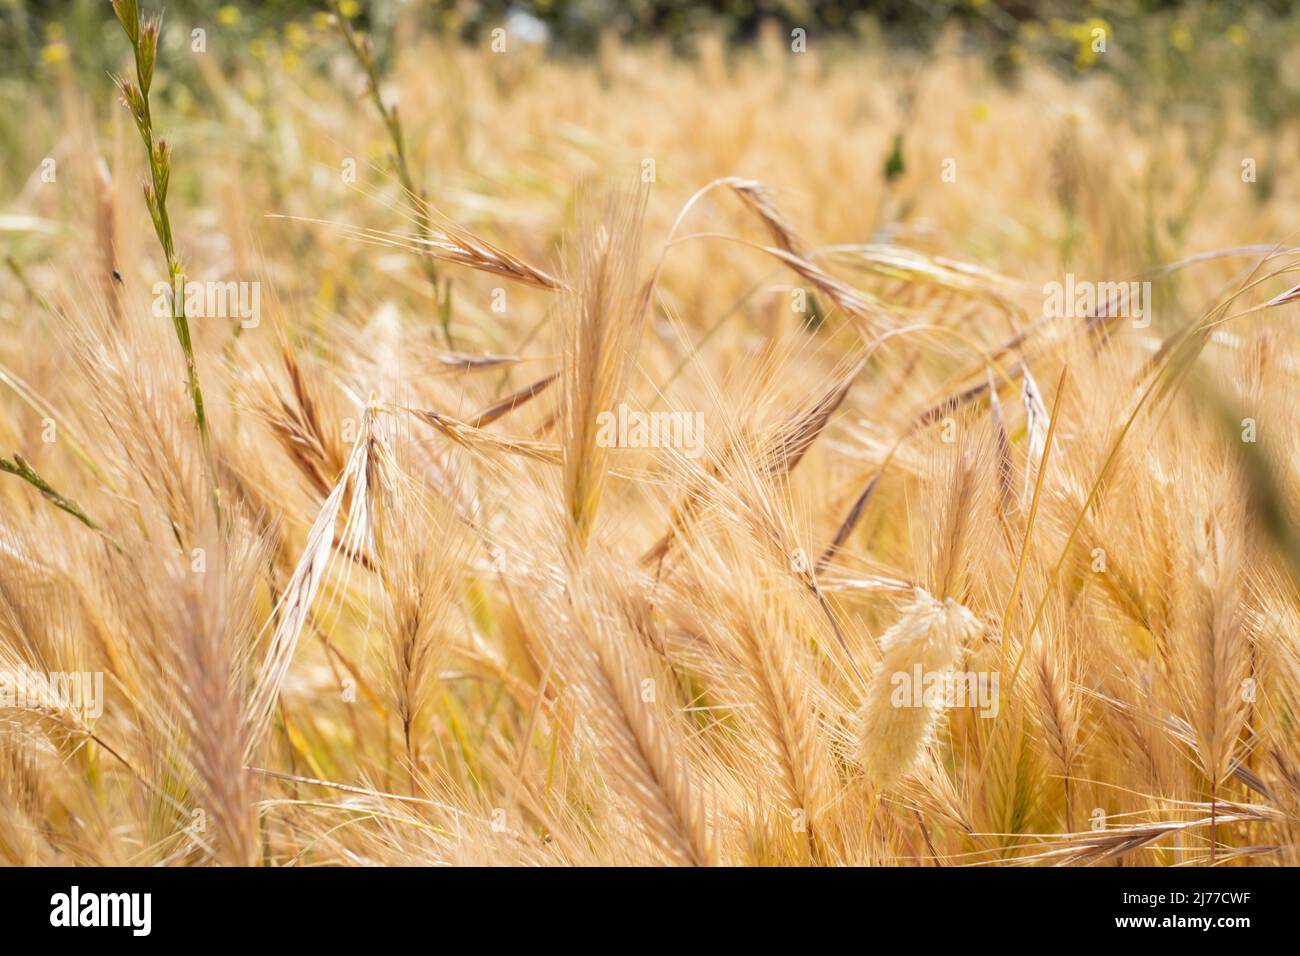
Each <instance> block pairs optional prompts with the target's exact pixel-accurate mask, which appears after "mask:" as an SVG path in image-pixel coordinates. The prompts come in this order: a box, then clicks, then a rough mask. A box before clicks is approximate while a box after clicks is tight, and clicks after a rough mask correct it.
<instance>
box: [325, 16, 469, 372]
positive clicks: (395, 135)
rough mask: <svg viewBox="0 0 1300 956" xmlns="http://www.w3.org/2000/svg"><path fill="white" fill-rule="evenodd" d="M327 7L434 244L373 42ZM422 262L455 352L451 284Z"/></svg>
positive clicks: (420, 224) (423, 230)
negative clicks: (384, 89) (386, 100)
mask: <svg viewBox="0 0 1300 956" xmlns="http://www.w3.org/2000/svg"><path fill="white" fill-rule="evenodd" d="M326 5H327V6H328V7H329V8H330V12H331V13H333V14H334V22H335V24H336V25H337V26H338V30H339V33H340V35H342V37H343V40H344V42H346V43H347V45H348V49H349V50H351V51H352V55H353V56H354V57H356V60H357V62H358V63H360V64H361V69H362V70H364V71H365V74H366V89H367V91H368V92H369V93H370V99H371V101H372V102H373V103H374V104H375V109H377V110H378V111H379V115H380V116H381V117H383V120H384V126H385V127H386V128H387V129H388V138H389V139H391V140H392V142H393V151H392V154H391V158H392V162H393V169H394V171H395V172H396V173H397V178H398V181H399V182H401V184H402V189H403V191H404V192H405V193H406V198H407V202H408V203H409V204H410V207H411V212H412V214H413V215H414V217H415V229H416V234H417V235H418V236H419V237H420V239H422V240H425V241H431V240H432V239H433V223H432V222H430V220H429V208H428V203H427V202H426V200H425V196H424V190H423V189H420V188H417V187H416V184H415V178H414V177H413V176H412V175H411V167H410V163H409V162H407V158H406V136H405V135H404V134H403V132H402V121H401V118H400V117H399V116H398V114H397V104H395V103H394V104H393V105H392V106H386V105H384V98H383V97H382V96H381V95H380V93H379V81H380V77H379V66H378V64H376V63H375V51H374V48H373V46H371V43H370V38H369V37H365V36H358V35H357V32H356V31H355V30H353V29H352V23H351V21H350V20H348V18H347V17H346V16H344V15H343V11H342V10H340V9H339V5H338V0H326ZM419 260H420V268H421V269H423V270H424V274H425V275H426V276H427V277H428V279H429V283H430V284H431V285H432V286H433V298H434V301H435V302H436V303H437V305H438V320H439V322H440V323H441V324H442V337H443V340H444V341H445V342H446V344H447V348H449V349H450V348H454V347H455V346H454V345H453V344H452V339H451V280H450V279H447V280H441V279H439V277H438V267H437V266H436V265H435V264H434V261H433V258H432V257H431V256H420V257H419Z"/></svg>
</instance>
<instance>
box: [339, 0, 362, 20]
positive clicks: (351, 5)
mask: <svg viewBox="0 0 1300 956" xmlns="http://www.w3.org/2000/svg"><path fill="white" fill-rule="evenodd" d="M360 12H361V4H359V3H357V0H339V13H341V14H343V15H344V16H345V17H347V18H348V19H349V20H351V19H352V18H353V17H355V16H356V15H357V14H358V13H360Z"/></svg>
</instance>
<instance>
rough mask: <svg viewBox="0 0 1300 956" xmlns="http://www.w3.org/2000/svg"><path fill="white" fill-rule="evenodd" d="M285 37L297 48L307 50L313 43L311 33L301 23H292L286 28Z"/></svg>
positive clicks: (286, 40)
mask: <svg viewBox="0 0 1300 956" xmlns="http://www.w3.org/2000/svg"><path fill="white" fill-rule="evenodd" d="M284 39H285V42H287V43H288V44H289V46H291V47H293V48H294V49H295V50H305V49H306V48H307V45H308V44H309V43H311V35H310V34H309V33H308V32H307V28H306V27H304V26H303V25H302V24H301V23H296V22H295V23H290V24H289V25H288V26H286V27H285V28H284Z"/></svg>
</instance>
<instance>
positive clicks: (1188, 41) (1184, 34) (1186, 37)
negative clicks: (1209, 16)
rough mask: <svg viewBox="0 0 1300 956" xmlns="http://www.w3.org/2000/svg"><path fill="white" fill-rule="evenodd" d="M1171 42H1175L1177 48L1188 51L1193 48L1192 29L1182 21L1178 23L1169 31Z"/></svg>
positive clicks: (1184, 51)
mask: <svg viewBox="0 0 1300 956" xmlns="http://www.w3.org/2000/svg"><path fill="white" fill-rule="evenodd" d="M1169 42H1170V43H1172V44H1173V47H1174V49H1175V50H1179V51H1181V52H1183V53H1186V52H1187V51H1188V50H1190V49H1191V48H1192V31H1191V30H1189V29H1187V27H1185V26H1183V25H1182V24H1181V23H1176V24H1174V28H1173V29H1172V30H1170V31H1169Z"/></svg>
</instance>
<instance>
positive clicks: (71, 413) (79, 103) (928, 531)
mask: <svg viewBox="0 0 1300 956" xmlns="http://www.w3.org/2000/svg"><path fill="white" fill-rule="evenodd" d="M350 6H351V7H354V8H355V7H356V5H355V4H351V5H350ZM226 9H234V8H223V10H226ZM96 12H97V15H98V16H99V19H100V20H101V21H102V23H101V24H100V26H101V27H102V30H101V35H102V44H103V46H104V47H105V48H106V49H108V50H109V51H111V55H110V59H111V60H112V61H113V62H114V63H115V64H116V66H115V68H114V72H115V73H116V81H115V82H116V86H117V88H116V90H114V89H113V86H112V84H113V82H114V81H112V80H110V79H109V78H108V77H107V76H105V77H103V80H102V83H101V84H99V85H98V86H95V85H91V84H88V83H87V82H85V81H84V80H83V79H82V78H81V77H80V76H79V75H78V74H75V73H74V72H73V71H72V70H71V69H70V68H68V64H67V62H66V60H67V58H68V57H69V54H75V52H76V51H75V48H74V49H72V50H70V49H69V46H67V45H62V43H63V41H59V42H54V41H52V42H51V45H50V46H49V47H47V50H53V51H54V52H52V53H49V55H48V56H47V58H46V59H47V62H46V63H45V64H44V66H42V68H41V72H40V74H39V76H33V77H32V78H31V87H32V89H33V91H34V92H32V94H31V96H32V99H31V100H30V102H28V103H27V104H26V105H22V103H21V102H20V101H18V100H16V99H14V98H13V96H12V95H11V94H10V93H6V94H5V95H6V96H7V97H8V98H7V99H5V102H6V103H7V104H9V107H12V108H13V113H12V116H13V118H12V119H11V120H9V121H7V126H8V127H13V128H14V129H16V130H18V131H19V132H20V135H15V136H14V137H13V138H10V139H7V140H6V145H5V151H6V157H7V158H6V161H5V162H6V166H7V167H8V171H9V174H10V175H11V177H13V178H16V180H17V187H16V189H15V190H14V191H13V192H12V194H11V196H10V201H9V202H8V203H7V206H6V210H5V212H4V213H3V214H0V226H2V227H3V228H2V229H0V238H3V240H4V242H5V243H6V247H7V251H6V262H7V265H8V268H7V269H6V270H5V271H4V275H3V276H2V277H0V328H2V329H3V332H2V334H0V862H3V863H4V864H8V865H36V866H51V865H87V866H100V865H103V866H109V865H113V866H136V865H160V864H161V865H210V864H222V865H238V866H245V865H267V866H321V865H433V864H439V865H441V864H453V865H582V866H585V865H617V866H622V865H723V866H767V865H794V866H804V865H816V866H843V865H850V866H867V865H873V866H874V865H881V866H950V867H956V866H969V867H976V866H1053V865H1073V866H1095V865H1116V864H1118V865H1145V866H1186V865H1205V866H1209V865H1214V866H1266V865H1296V864H1300V726H1298V725H1297V720H1300V712H1298V710H1297V708H1298V707H1300V630H1298V628H1300V592H1298V591H1297V582H1298V581H1300V536H1297V532H1296V525H1295V523H1294V516H1295V515H1297V514H1300V402H1297V401H1296V400H1295V398H1296V395H1297V375H1300V366H1298V365H1297V358H1298V356H1300V335H1298V334H1297V331H1296V324H1295V323H1296V321H1297V320H1298V319H1300V290H1298V288H1297V284H1298V283H1300V279H1297V278H1296V275H1297V272H1298V271H1300V269H1298V267H1300V247H1298V246H1296V245H1293V243H1295V242H1296V234H1297V232H1298V231H1300V206H1298V205H1297V200H1300V195H1297V192H1298V190H1300V180H1298V179H1297V178H1296V177H1295V175H1294V174H1295V172H1296V166H1295V162H1296V160H1295V157H1296V156H1297V155H1298V153H1297V146H1300V141H1298V140H1300V137H1298V136H1297V131H1298V128H1297V127H1296V126H1295V125H1294V124H1293V123H1290V124H1288V123H1282V124H1280V125H1277V126H1274V127H1271V128H1268V129H1264V130H1261V128H1260V127H1258V126H1256V125H1253V124H1252V123H1251V122H1250V121H1249V120H1248V115H1247V114H1248V109H1247V106H1248V101H1249V93H1248V92H1247V91H1245V90H1244V89H1238V88H1237V87H1236V86H1234V85H1232V84H1231V83H1230V82H1228V81H1227V80H1225V81H1224V84H1223V96H1224V105H1223V106H1222V108H1220V109H1217V110H1214V111H1207V112H1205V113H1197V114H1193V115H1191V116H1190V118H1188V117H1187V116H1177V115H1175V114H1174V113H1173V112H1172V111H1171V110H1170V109H1169V105H1168V104H1167V103H1162V102H1160V101H1159V100H1158V99H1157V98H1155V97H1145V98H1144V97H1142V96H1137V95H1135V94H1134V92H1133V91H1132V90H1131V89H1126V88H1124V87H1122V86H1121V85H1120V84H1119V83H1117V82H1116V81H1114V80H1113V79H1111V78H1108V77H1107V76H1105V75H1101V74H1097V75H1094V74H1092V73H1090V72H1086V71H1076V72H1077V74H1078V75H1063V74H1062V72H1061V71H1059V70H1053V69H1050V68H1049V67H1048V66H1046V65H1044V64H1041V63H1038V62H1037V61H1036V60H1034V59H1033V58H1032V57H1030V58H1028V59H1027V60H1026V61H1025V62H1023V63H1022V64H1021V65H1020V68H1019V70H1018V73H1017V77H1016V79H1015V81H1014V82H1013V83H1008V82H1006V81H1005V80H1003V79H1001V78H999V77H997V76H995V74H994V73H993V71H991V70H990V68H989V66H988V64H987V62H986V61H985V60H984V59H983V58H981V57H980V56H979V55H978V53H977V52H974V51H972V50H971V49H969V47H968V46H967V45H966V44H964V43H963V42H962V40H961V37H960V35H959V34H958V32H957V31H949V32H947V33H945V34H944V35H943V36H942V37H941V38H940V39H939V40H938V41H937V43H936V44H935V46H934V47H933V48H932V49H930V50H929V51H927V52H925V53H917V52H914V51H912V52H909V51H907V50H902V49H894V48H892V47H891V46H890V45H889V44H888V43H887V42H886V41H885V40H884V39H882V38H881V37H879V36H876V37H875V38H874V39H872V38H867V39H864V40H859V41H856V42H855V43H852V44H843V45H832V44H829V43H827V44H822V43H819V41H818V37H817V36H815V35H810V36H809V38H808V41H807V44H806V47H805V48H803V49H797V50H796V49H793V46H795V44H792V43H791V39H790V36H789V35H788V34H789V31H786V30H783V29H775V28H769V29H765V30H763V31H762V32H761V33H760V34H759V36H758V38H757V40H756V42H754V43H752V44H748V45H745V46H743V47H733V46H731V45H729V44H726V43H724V42H723V41H722V40H721V39H719V38H716V37H711V36H708V35H705V36H701V37H699V38H698V43H697V48H696V49H695V51H694V53H693V55H691V56H680V55H677V54H676V53H674V52H673V51H672V50H670V49H668V48H667V47H666V46H665V45H663V44H655V43H622V42H620V41H619V39H618V38H617V37H616V35H615V34H613V33H609V34H607V35H606V36H605V37H604V38H603V39H602V40H601V42H600V44H599V48H598V50H597V51H596V52H595V53H594V54H593V55H591V56H587V57H564V56H551V55H548V54H547V53H546V52H545V51H544V50H543V49H541V48H540V47H539V46H538V45H537V44H535V43H529V42H525V41H524V40H521V39H520V38H519V37H518V36H515V35H513V34H511V33H510V31H508V30H507V31H503V32H502V34H501V35H500V37H499V39H500V46H501V48H500V49H497V48H495V47H494V42H495V41H494V38H493V36H491V35H489V36H485V37H484V38H483V39H482V41H481V42H477V43H466V42H458V41H455V40H450V39H448V38H446V37H442V36H438V35H436V34H434V33H432V32H429V31H424V30H421V29H418V28H417V27H416V26H415V25H414V24H407V23H404V21H403V19H402V17H401V16H400V15H399V16H398V17H397V18H396V20H395V22H394V23H393V24H392V25H391V28H390V30H389V31H388V33H387V40H388V42H386V44H385V47H384V51H383V52H384V55H383V56H382V57H381V56H380V55H379V52H377V46H376V42H375V41H374V40H372V38H371V37H370V36H368V35H367V34H366V33H365V32H364V31H363V30H362V28H361V26H360V25H358V22H357V21H356V20H355V16H354V15H353V11H351V10H347V9H345V10H344V11H342V12H341V16H340V15H338V14H339V13H340V12H339V11H335V14H334V15H332V14H330V12H329V11H328V9H323V12H322V13H321V14H319V15H317V16H315V17H310V18H308V19H306V20H304V21H303V23H302V24H301V25H299V24H295V25H294V26H295V28H296V29H295V30H294V31H290V32H289V34H287V37H286V38H285V39H284V40H283V41H281V40H275V41H274V42H265V41H258V42H257V43H252V44H248V45H246V46H245V47H241V48H240V50H239V51H237V52H236V53H235V54H233V55H231V56H228V57H226V58H225V59H222V58H220V57H219V56H217V55H215V54H211V55H209V54H205V52H204V51H202V50H196V49H194V45H195V43H196V42H197V39H196V38H194V37H193V35H192V34H191V33H190V32H189V28H190V24H189V22H188V21H187V20H186V19H185V18H184V17H183V16H179V15H178V16H175V17H173V15H172V14H170V13H168V14H167V15H166V16H165V17H164V18H163V19H162V21H161V27H160V26H159V21H157V20H156V19H154V17H155V16H156V14H157V13H158V11H157V10H156V9H154V8H153V7H152V6H151V5H150V4H149V3H147V2H144V0H141V4H140V8H139V9H137V5H136V3H135V2H134V0H115V3H114V4H113V6H112V7H111V8H110V6H109V5H107V4H103V5H100V6H99V7H97V8H96ZM114 12H116V17H117V19H119V20H120V21H121V22H120V23H119V22H116V20H115V18H114ZM237 14H238V10H235V14H229V13H226V14H224V15H223V19H222V20H221V22H228V23H230V24H234V23H235V22H236V19H237ZM221 31H222V27H221V26H220V25H219V22H218V21H213V24H212V26H211V29H210V30H209V31H208V34H207V36H206V43H207V45H208V46H209V47H210V48H211V49H212V50H214V51H218V50H219V48H220V46H221V44H222V42H223V34H222V32H221ZM160 36H161V39H160ZM67 43H69V44H70V43H71V41H70V40H69V41H67ZM60 45H62V49H63V53H62V54H60V53H59V52H58V51H59V47H60ZM182 67H183V70H182ZM9 107H7V109H8V108H9ZM14 170H18V173H17V174H14V172H13V171H14ZM142 184H143V188H142Z"/></svg>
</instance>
